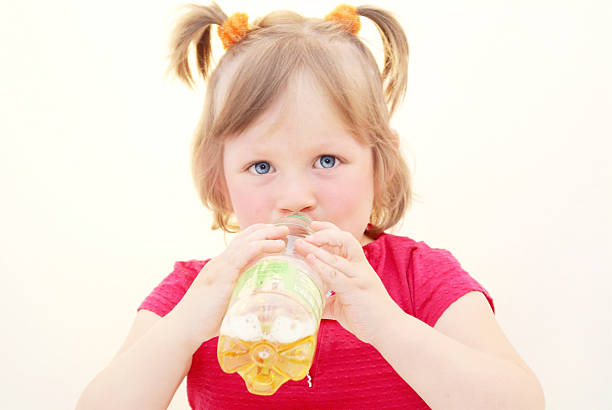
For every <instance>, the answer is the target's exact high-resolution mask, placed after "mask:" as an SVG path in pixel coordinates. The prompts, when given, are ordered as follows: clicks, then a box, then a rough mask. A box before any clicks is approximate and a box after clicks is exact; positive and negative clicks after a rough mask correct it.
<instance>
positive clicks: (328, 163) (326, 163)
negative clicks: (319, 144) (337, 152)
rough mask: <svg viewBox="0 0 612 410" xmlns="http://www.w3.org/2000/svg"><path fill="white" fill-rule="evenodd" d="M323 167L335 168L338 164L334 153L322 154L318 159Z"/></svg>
mask: <svg viewBox="0 0 612 410" xmlns="http://www.w3.org/2000/svg"><path fill="white" fill-rule="evenodd" d="M317 162H319V163H320V164H321V166H322V167H323V168H333V166H334V165H336V157H334V156H333V155H321V156H320V157H319V160H318V161H317Z"/></svg>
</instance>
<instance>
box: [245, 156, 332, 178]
mask: <svg viewBox="0 0 612 410" xmlns="http://www.w3.org/2000/svg"><path fill="white" fill-rule="evenodd" d="M323 157H331V158H334V165H333V166H332V167H330V168H319V169H332V168H336V164H337V163H340V162H342V161H341V160H340V158H338V157H337V156H335V155H330V154H324V155H320V156H319V157H318V158H317V161H319V160H320V159H321V158H323ZM263 163H266V164H268V165H270V163H269V162H268V161H254V162H251V163H250V164H249V165H248V166H247V167H246V171H249V170H250V169H251V168H252V167H254V166H255V165H257V164H263ZM252 173H253V174H254V175H266V174H268V172H266V173H265V174H259V173H258V172H256V171H254V172H252Z"/></svg>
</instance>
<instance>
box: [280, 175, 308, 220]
mask: <svg viewBox="0 0 612 410" xmlns="http://www.w3.org/2000/svg"><path fill="white" fill-rule="evenodd" d="M315 194H316V192H315V191H314V187H313V186H312V184H310V183H309V182H308V180H307V179H306V178H287V179H286V180H285V181H284V182H283V184H281V186H279V189H278V191H277V195H278V196H277V208H278V209H279V210H280V212H282V213H289V212H302V213H309V212H310V211H312V210H313V209H314V208H315V206H316V203H317V201H316V196H315Z"/></svg>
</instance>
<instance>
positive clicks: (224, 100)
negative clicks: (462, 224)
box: [168, 2, 412, 237]
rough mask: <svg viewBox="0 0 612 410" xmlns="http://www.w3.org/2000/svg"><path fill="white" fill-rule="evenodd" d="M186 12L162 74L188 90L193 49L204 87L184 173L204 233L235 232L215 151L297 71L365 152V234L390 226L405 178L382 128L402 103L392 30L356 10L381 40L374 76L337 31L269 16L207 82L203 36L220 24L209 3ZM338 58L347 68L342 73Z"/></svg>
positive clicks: (404, 46) (351, 41)
mask: <svg viewBox="0 0 612 410" xmlns="http://www.w3.org/2000/svg"><path fill="white" fill-rule="evenodd" d="M185 8H186V9H185V13H184V14H183V15H182V16H181V17H180V18H179V20H178V21H177V23H176V26H175V29H174V31H173V34H172V37H171V43H170V47H171V48H170V51H171V53H170V55H169V57H170V63H169V67H168V72H173V73H175V74H176V76H177V77H178V78H179V79H181V80H182V81H184V82H185V83H186V84H187V85H188V86H190V87H193V84H194V79H193V77H192V70H191V69H190V66H189V62H188V57H189V50H190V48H189V47H190V44H191V43H194V44H195V48H196V61H197V71H198V72H199V73H200V75H201V76H202V77H203V79H204V80H207V79H208V85H207V89H206V100H205V103H204V109H203V112H202V116H201V118H200V120H199V122H198V125H197V127H196V129H195V132H194V136H193V137H194V138H193V145H192V157H191V161H192V162H191V167H192V176H193V179H194V182H195V186H196V189H197V191H198V194H199V196H200V199H201V201H202V203H203V204H204V206H206V207H207V208H209V209H210V210H211V211H213V213H214V223H213V225H212V227H211V228H212V229H219V228H221V229H223V230H224V231H225V232H237V231H238V230H239V229H240V227H239V226H238V225H237V224H236V223H235V222H234V221H232V220H231V217H232V215H233V210H232V205H231V203H230V200H229V196H228V194H227V188H226V186H225V177H224V175H223V163H222V161H223V159H222V158H223V144H224V141H225V140H226V139H227V138H231V137H232V136H235V135H237V134H239V133H241V132H242V131H244V130H246V129H247V128H248V127H249V126H250V125H251V124H253V123H254V122H255V121H256V120H257V119H258V117H259V115H260V114H262V113H263V112H265V111H266V109H267V108H268V107H269V106H270V105H271V103H272V102H273V101H274V100H275V99H276V98H277V97H278V96H279V95H280V93H281V92H282V91H283V89H285V88H286V87H287V85H288V82H289V81H290V80H291V79H292V78H293V77H295V75H297V74H298V73H299V72H301V71H302V70H308V71H309V73H311V74H312V75H313V76H314V78H315V79H316V80H317V82H318V85H319V86H320V87H321V89H322V90H323V91H324V93H325V95H327V96H329V99H330V101H331V103H332V106H334V107H335V108H336V109H337V112H338V114H339V115H340V116H341V118H342V119H343V120H344V123H345V124H346V126H347V127H348V129H349V130H350V131H351V132H352V134H353V135H354V136H355V138H356V139H357V140H358V141H360V142H362V143H365V144H368V145H369V146H371V147H372V153H373V166H374V186H375V191H376V192H375V195H374V201H373V205H372V213H371V215H370V221H369V222H370V224H369V225H368V228H367V229H366V231H365V234H367V235H368V236H371V237H377V236H378V234H380V233H381V232H383V231H384V230H386V229H388V228H390V227H392V226H394V225H396V224H397V223H398V222H399V221H400V220H401V219H402V217H403V215H404V213H405V211H406V209H407V208H408V207H409V205H410V203H411V199H412V189H411V181H410V177H411V175H410V170H409V168H408V166H407V164H406V162H405V160H404V158H403V156H402V153H401V151H400V149H399V148H398V146H397V135H396V134H394V132H393V131H392V130H391V129H390V127H389V120H390V117H391V115H392V114H393V112H394V111H395V109H396V107H397V105H398V104H399V103H400V102H401V100H402V99H403V97H404V95H405V91H406V83H407V75H408V42H407V40H406V36H405V34H404V31H403V30H402V28H401V26H400V24H399V23H398V22H397V20H396V19H395V18H394V17H393V16H392V15H391V14H390V13H389V12H387V11H385V10H382V9H379V8H376V7H372V6H362V7H357V8H356V10H357V13H358V14H359V15H360V16H363V17H367V18H369V19H370V20H371V21H373V22H374V24H375V25H376V27H377V28H378V30H379V32H380V34H381V37H382V42H383V46H384V67H383V70H382V73H381V72H380V70H379V68H378V65H377V63H376V60H375V58H374V56H373V55H372V53H371V52H370V50H369V49H368V48H367V47H366V46H365V45H364V44H363V42H362V41H361V40H360V39H359V38H358V37H357V36H356V35H354V34H352V33H350V32H348V31H346V30H345V29H343V27H342V25H340V24H338V23H336V22H333V21H327V20H324V19H316V18H305V17H302V16H301V15H299V14H297V13H294V12H291V11H275V12H272V13H269V14H268V15H266V16H265V17H263V18H259V19H257V20H256V21H255V22H254V23H253V24H252V25H251V27H250V30H249V31H248V33H247V34H246V36H245V37H244V38H243V39H241V40H240V41H239V42H237V43H236V44H234V45H233V46H231V47H230V48H229V49H228V50H227V52H226V53H225V54H224V55H223V57H222V58H221V59H220V61H219V63H218V64H217V66H216V68H215V69H214V70H213V71H212V73H211V74H210V76H209V69H210V66H211V55H212V47H211V28H212V26H213V25H219V26H220V25H222V24H223V22H224V21H226V20H227V15H226V14H225V13H224V12H223V11H222V10H221V8H220V7H219V6H218V5H217V4H216V3H214V2H213V3H212V5H210V6H201V5H195V4H189V5H186V6H185ZM347 58H350V59H352V64H350V67H349V65H348V64H347ZM354 67H357V68H358V73H357V76H356V75H355V68H354ZM230 75H231V76H230ZM228 76H230V77H228ZM220 82H225V83H226V84H227V92H226V94H225V95H224V96H222V95H220V94H219V92H220V91H219V88H220V87H219V83H220ZM217 105H219V106H217Z"/></svg>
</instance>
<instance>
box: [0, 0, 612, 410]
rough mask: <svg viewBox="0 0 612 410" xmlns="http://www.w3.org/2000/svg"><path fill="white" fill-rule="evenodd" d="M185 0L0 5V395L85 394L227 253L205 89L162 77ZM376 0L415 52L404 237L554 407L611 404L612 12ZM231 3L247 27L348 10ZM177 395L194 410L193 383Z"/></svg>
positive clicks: (563, 4) (405, 130) (69, 399)
mask: <svg viewBox="0 0 612 410" xmlns="http://www.w3.org/2000/svg"><path fill="white" fill-rule="evenodd" d="M183 3H184V2H182V1H146V2H145V1H136V0H134V1H128V2H126V1H104V2H99V1H95V2H94V1H83V0H81V1H68V0H58V1H54V2H33V1H23V2H11V3H9V2H3V3H2V6H0V39H1V40H0V41H2V47H1V51H0V63H1V70H2V75H1V76H0V86H1V92H0V109H1V110H0V113H1V114H0V115H1V118H2V119H1V121H0V138H1V140H0V141H1V146H0V188H1V191H0V192H1V195H2V197H1V198H2V199H1V201H0V271H1V275H2V276H1V278H2V282H1V284H2V287H1V290H2V292H1V297H0V309H1V312H2V338H1V339H0V340H1V341H0V346H1V349H0V350H1V351H0V391H1V394H0V407H1V408H5V409H32V408H46V409H67V408H72V407H74V405H75V404H76V400H77V398H78V397H79V395H80V394H81V392H82V391H83V389H84V388H85V386H86V385H87V384H88V383H89V381H90V380H91V379H92V378H93V377H94V376H95V374H96V373H98V372H99V371H101V370H102V369H103V368H104V366H106V365H107V364H108V362H109V361H110V359H111V358H112V357H113V355H114V354H115V353H116V351H117V350H118V349H119V347H120V345H121V344H122V342H123V340H124V338H125V336H126V334H127V332H128V330H129V327H130V325H131V323H132V321H133V319H134V317H135V314H136V308H137V307H138V305H139V304H140V303H141V301H142V300H143V299H144V298H145V297H146V296H147V295H148V294H149V292H151V290H152V289H153V288H154V287H155V286H156V285H157V284H158V283H159V282H160V281H161V280H162V279H163V278H164V277H165V276H166V275H167V274H168V273H170V272H171V271H172V268H173V264H174V262H175V261H177V260H188V259H205V258H208V257H213V256H215V255H217V254H218V253H220V252H221V251H222V250H223V249H224V248H225V243H224V238H223V235H222V234H221V233H220V232H219V231H214V232H213V231H211V230H210V224H211V215H210V213H209V211H208V210H206V209H205V208H204V207H203V206H202V205H201V203H200V200H199V198H198V197H197V195H196V191H195V189H194V186H193V183H192V180H191V174H190V170H189V143H190V141H191V135H192V132H193V129H194V127H195V125H196V122H197V120H198V117H199V113H200V110H201V107H202V103H203V94H204V89H205V88H204V87H205V84H204V83H203V82H202V81H198V85H197V88H196V89H195V90H190V89H188V88H187V87H186V86H184V85H183V84H182V83H180V82H178V81H177V80H176V79H174V78H172V77H165V76H164V72H165V69H166V62H167V60H166V59H165V55H166V54H167V52H168V48H167V47H168V38H169V32H170V29H171V27H172V20H173V18H174V17H175V16H176V8H177V7H178V6H180V5H181V4H183ZM375 3H376V4H377V5H379V6H381V7H384V8H387V9H389V10H391V11H393V12H394V13H395V14H396V15H397V17H398V19H399V20H400V22H401V23H402V24H403V26H404V29H405V31H406V34H407V37H408V40H409V44H410V62H409V80H408V91H407V95H406V99H405V101H404V104H403V105H402V107H401V108H400V110H399V111H398V112H397V114H396V115H395V117H394V119H393V123H392V125H393V126H394V127H395V128H396V129H397V130H398V131H399V133H400V135H401V144H402V149H403V151H404V153H405V155H406V158H407V160H408V162H409V163H410V167H411V169H412V171H413V173H414V189H415V191H416V193H417V194H418V199H417V201H416V202H415V203H414V205H413V207H412V208H411V209H410V210H409V211H408V213H407V214H406V218H405V221H404V223H403V225H402V226H401V227H400V229H399V230H397V231H395V233H398V234H402V235H407V236H410V237H411V238H413V239H415V240H420V241H425V242H426V243H427V244H429V245H430V246H432V247H436V248H444V249H448V250H450V251H451V252H452V253H453V255H454V256H455V257H456V258H457V259H458V260H459V261H460V263H461V264H462V266H463V267H464V269H466V270H467V271H468V272H470V273H471V274H472V276H474V277H475V278H476V279H477V280H478V281H479V282H480V283H481V284H483V285H484V286H485V287H486V288H487V289H488V290H489V291H490V292H491V294H492V295H493V297H494V300H495V303H496V308H497V319H498V321H499V323H500V324H501V326H502V329H503V330H504V332H505V333H506V335H507V336H508V338H509V339H510V341H511V342H512V343H513V345H514V346H515V348H516V349H517V350H518V351H519V353H520V354H521V355H522V357H523V358H524V359H525V360H526V362H527V363H528V364H529V365H530V366H531V367H532V368H533V369H534V371H535V373H536V374H537V376H538V377H539V379H540V380H541V382H542V385H543V387H544V390H545V393H546V398H547V403H548V408H549V409H568V410H569V409H578V408H585V409H609V408H610V406H612V393H611V392H610V388H609V387H610V385H612V383H611V382H612V380H611V377H610V372H609V369H610V366H611V365H612V360H611V355H610V346H611V342H612V337H611V329H612V323H611V320H610V314H611V313H612V309H611V307H612V306H611V305H612V304H611V288H612V280H611V279H610V278H611V276H612V268H611V262H610V261H611V256H612V235H611V233H610V232H611V230H612V218H611V216H610V213H611V212H610V211H611V209H612V164H611V161H610V152H611V150H612V143H611V142H610V139H611V137H612V126H611V125H610V113H611V112H612V109H611V108H612V104H611V100H610V98H611V83H612V82H611V80H610V73H611V72H612V58H611V54H610V44H611V40H612V38H611V31H610V29H609V22H610V21H612V7H611V6H610V3H609V2H607V1H582V2H578V1H514V2H510V1H506V2H498V1H474V0H471V1H459V2H455V1H438V2H425V1H376V2H375ZM201 4H209V3H207V2H204V3H201ZM351 4H354V5H359V4H360V3H351ZM220 5H221V7H222V8H223V9H224V10H225V11H226V13H227V14H228V15H229V14H231V13H234V12H237V11H243V12H246V13H248V14H249V16H251V19H253V18H255V17H257V16H262V15H264V14H266V13H267V12H269V11H272V10H275V9H278V8H289V9H292V10H295V11H298V12H300V13H302V14H304V15H307V16H318V17H323V16H324V15H325V14H327V13H328V12H329V11H331V9H333V8H334V7H335V5H336V4H335V3H329V2H328V1H308V2H304V1H300V2H298V1H265V2H249V1H225V2H220ZM362 24H363V28H362V31H361V32H360V35H361V36H362V37H363V38H365V40H366V41H367V42H368V44H369V45H370V46H371V49H372V50H373V51H374V52H375V53H377V56H378V57H380V52H381V49H382V47H381V44H380V37H379V35H378V33H377V31H376V29H375V28H374V26H373V25H372V24H371V23H370V22H369V21H367V20H366V19H365V18H362ZM215 32H216V30H215ZM213 38H214V41H215V47H216V50H217V51H216V53H219V50H220V43H219V40H218V38H217V37H216V34H215V35H214V37H213ZM227 239H228V240H230V239H231V237H228V238H227ZM171 408H173V409H183V408H188V404H187V399H186V392H185V384H184V383H183V385H182V386H181V387H180V389H179V391H178V392H177V394H176V395H175V398H174V400H173V402H172V404H171Z"/></svg>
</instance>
